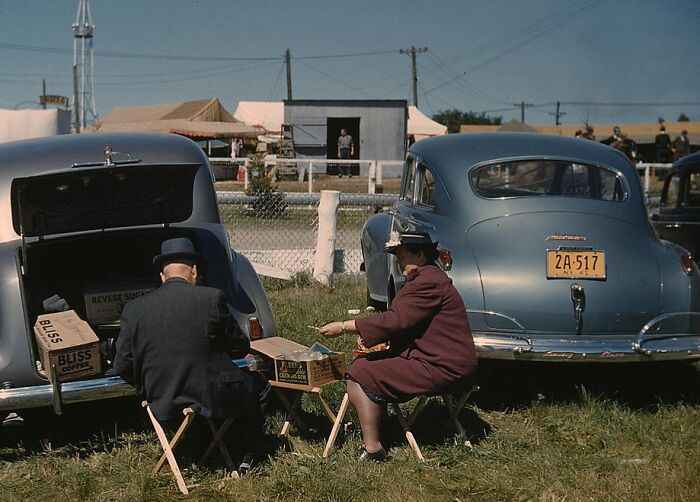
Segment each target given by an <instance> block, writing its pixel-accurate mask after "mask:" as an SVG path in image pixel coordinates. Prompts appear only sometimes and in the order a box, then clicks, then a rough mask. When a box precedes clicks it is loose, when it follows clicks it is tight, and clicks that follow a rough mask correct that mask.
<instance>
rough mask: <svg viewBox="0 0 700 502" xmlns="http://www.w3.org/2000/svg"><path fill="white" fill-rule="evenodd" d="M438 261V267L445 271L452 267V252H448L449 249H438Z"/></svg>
mask: <svg viewBox="0 0 700 502" xmlns="http://www.w3.org/2000/svg"><path fill="white" fill-rule="evenodd" d="M438 262H440V268H442V269H443V270H445V271H447V270H450V269H451V268H452V253H450V250H449V249H441V250H440V251H438Z"/></svg>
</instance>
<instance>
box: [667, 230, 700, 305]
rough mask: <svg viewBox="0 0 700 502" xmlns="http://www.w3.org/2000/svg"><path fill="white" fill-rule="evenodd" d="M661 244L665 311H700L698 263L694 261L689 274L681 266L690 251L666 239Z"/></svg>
mask: <svg viewBox="0 0 700 502" xmlns="http://www.w3.org/2000/svg"><path fill="white" fill-rule="evenodd" d="M659 246H660V248H661V250H660V252H659V255H660V256H659V260H660V264H659V265H660V268H661V274H662V275H661V277H662V281H663V283H662V284H663V296H662V308H663V311H664V312H679V311H688V312H697V311H700V270H699V269H698V266H697V263H695V262H693V270H692V272H691V273H690V274H687V273H686V272H685V271H684V270H683V268H682V266H681V262H680V259H681V256H682V255H683V254H684V253H688V251H687V250H686V249H685V248H683V247H681V246H679V245H678V244H676V243H674V242H670V241H665V240H660V241H659Z"/></svg>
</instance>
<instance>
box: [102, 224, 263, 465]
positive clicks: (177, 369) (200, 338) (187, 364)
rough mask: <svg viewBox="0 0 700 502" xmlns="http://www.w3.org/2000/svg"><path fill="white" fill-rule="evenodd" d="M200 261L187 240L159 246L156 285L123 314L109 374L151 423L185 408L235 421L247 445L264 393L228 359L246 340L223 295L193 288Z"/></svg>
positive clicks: (254, 434) (243, 350) (256, 428)
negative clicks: (131, 393) (146, 410)
mask: <svg viewBox="0 0 700 502" xmlns="http://www.w3.org/2000/svg"><path fill="white" fill-rule="evenodd" d="M203 261H204V258H203V257H202V256H201V255H200V254H198V253H196V252H195V250H194V246H193V245H192V242H191V241H190V240H189V239H186V238H175V239H168V240H166V241H164V242H163V243H162V245H161V254H160V255H158V256H156V257H155V258H154V259H153V265H154V266H155V267H156V269H157V270H158V271H159V272H160V278H161V281H162V283H163V284H162V286H161V287H160V288H158V289H156V290H155V291H152V292H151V293H149V294H147V295H144V296H142V297H140V298H137V299H135V300H132V301H131V302H129V303H128V304H127V305H126V307H125V308H124V311H123V312H122V316H121V329H120V331H119V338H118V339H117V354H116V360H115V363H114V370H115V371H116V372H117V373H118V374H119V375H120V376H122V378H124V380H126V381H127V382H129V383H131V384H133V385H134V387H135V388H136V390H137V392H138V393H139V394H141V395H142V396H143V397H144V398H145V399H146V400H147V401H148V403H149V405H150V408H151V410H152V411H153V414H154V415H155V417H156V418H157V419H158V420H159V421H161V420H163V421H166V422H167V421H168V420H171V419H180V418H181V417H182V409H183V408H186V407H188V406H189V407H191V408H192V409H193V410H194V411H195V412H196V413H197V414H199V415H201V416H203V417H207V418H219V419H220V418H227V417H239V418H240V419H241V420H240V421H239V422H242V423H244V424H245V426H244V429H246V430H245V432H244V434H243V437H244V438H246V439H249V440H250V441H249V442H250V443H253V442H254V440H255V439H258V438H259V437H260V434H261V431H262V428H261V426H262V414H261V411H260V402H259V398H260V397H261V396H262V397H264V394H265V393H266V390H268V389H269V387H268V386H267V381H266V380H264V378H263V377H262V375H260V374H259V373H254V372H248V371H244V370H242V369H240V368H238V367H237V366H236V365H235V364H233V362H232V361H231V359H232V358H240V357H243V356H245V355H246V354H247V353H248V350H249V349H250V341H249V340H248V338H247V337H246V335H245V334H244V333H243V332H242V331H241V330H240V328H239V327H238V324H237V323H236V321H235V319H234V318H233V317H232V316H231V313H230V311H229V308H228V306H227V304H226V297H225V295H224V293H223V292H222V291H221V290H219V289H215V288H210V287H205V286H196V283H197V275H198V267H201V266H202V265H203ZM237 429H238V430H240V429H241V427H240V426H238V427H237ZM254 447H255V445H254V444H250V448H254ZM245 451H247V452H250V451H253V450H252V449H247V450H245Z"/></svg>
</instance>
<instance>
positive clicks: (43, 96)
mask: <svg viewBox="0 0 700 502" xmlns="http://www.w3.org/2000/svg"><path fill="white" fill-rule="evenodd" d="M41 107H42V108H43V109H44V110H46V79H45V78H42V79H41Z"/></svg>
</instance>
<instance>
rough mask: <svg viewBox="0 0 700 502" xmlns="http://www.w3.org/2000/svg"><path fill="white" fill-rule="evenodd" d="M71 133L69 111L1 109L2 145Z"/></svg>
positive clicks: (0, 140) (0, 129)
mask: <svg viewBox="0 0 700 502" xmlns="http://www.w3.org/2000/svg"><path fill="white" fill-rule="evenodd" d="M69 133H70V111H69V110H61V109H58V108H54V109H51V110H3V109H0V143H6V142H8V141H16V140H20V139H29V138H42V137H44V136H55V135H57V134H69Z"/></svg>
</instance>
